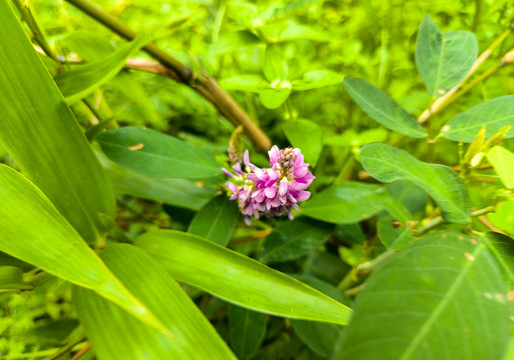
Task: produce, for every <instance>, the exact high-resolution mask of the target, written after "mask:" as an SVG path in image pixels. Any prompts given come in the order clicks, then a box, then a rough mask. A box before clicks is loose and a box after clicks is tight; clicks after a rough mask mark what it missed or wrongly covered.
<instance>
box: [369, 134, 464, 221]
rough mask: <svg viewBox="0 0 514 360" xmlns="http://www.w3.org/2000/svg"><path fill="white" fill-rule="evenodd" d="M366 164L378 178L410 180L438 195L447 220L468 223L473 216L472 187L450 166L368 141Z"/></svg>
mask: <svg viewBox="0 0 514 360" xmlns="http://www.w3.org/2000/svg"><path fill="white" fill-rule="evenodd" d="M360 155H361V161H362V165H363V166H364V169H366V171H367V172H369V173H370V175H371V176H373V177H374V178H375V179H377V180H379V181H382V182H385V183H390V182H393V181H396V180H408V181H410V182H412V183H413V184H415V185H417V186H419V187H420V188H422V189H423V190H425V191H426V192H427V193H428V194H429V195H430V196H432V197H433V198H434V200H435V201H436V202H437V204H438V205H439V207H440V208H441V210H442V212H443V217H444V218H445V220H447V221H449V222H453V223H457V224H465V223H467V222H468V221H469V219H470V215H471V214H470V205H469V197H468V191H467V188H466V186H465V185H464V182H463V181H462V179H461V178H460V177H459V176H458V175H457V174H456V173H455V171H453V170H452V169H450V168H449V167H446V166H443V165H438V164H427V163H424V162H421V161H419V160H418V159H416V158H415V157H413V156H412V155H410V154H408V153H406V152H405V151H402V150H399V149H396V148H394V147H392V146H389V145H385V144H368V145H365V146H364V147H363V148H362V149H361V152H360Z"/></svg>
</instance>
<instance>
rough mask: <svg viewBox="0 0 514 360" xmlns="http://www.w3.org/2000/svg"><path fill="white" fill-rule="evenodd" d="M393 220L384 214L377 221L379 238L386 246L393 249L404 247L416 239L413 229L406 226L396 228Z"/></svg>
mask: <svg viewBox="0 0 514 360" xmlns="http://www.w3.org/2000/svg"><path fill="white" fill-rule="evenodd" d="M391 220H392V219H391V218H390V217H387V216H383V217H381V218H380V220H378V223H377V235H378V238H379V239H380V242H381V243H382V244H383V245H384V246H385V247H386V248H388V249H393V250H398V249H402V248H404V247H405V246H407V245H409V244H410V243H411V242H413V241H414V240H415V238H414V237H413V236H411V234H412V229H410V228H408V227H405V226H402V227H401V228H399V229H395V228H394V226H393V224H392V223H391Z"/></svg>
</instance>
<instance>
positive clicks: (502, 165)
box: [487, 118, 514, 188]
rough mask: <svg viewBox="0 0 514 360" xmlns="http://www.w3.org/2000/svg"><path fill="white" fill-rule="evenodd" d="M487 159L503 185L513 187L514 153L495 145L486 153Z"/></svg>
mask: <svg viewBox="0 0 514 360" xmlns="http://www.w3.org/2000/svg"><path fill="white" fill-rule="evenodd" d="M513 119H514V118H513ZM513 133H514V132H513ZM487 159H488V160H489V161H490V162H491V164H493V166H494V169H495V170H496V172H497V173H498V175H500V179H501V180H502V182H503V183H504V184H505V186H506V187H508V188H514V154H513V153H511V152H510V151H509V150H507V149H505V148H504V147H501V146H495V147H493V148H492V149H491V150H489V152H488V153H487Z"/></svg>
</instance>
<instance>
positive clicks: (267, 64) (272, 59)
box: [262, 47, 289, 83]
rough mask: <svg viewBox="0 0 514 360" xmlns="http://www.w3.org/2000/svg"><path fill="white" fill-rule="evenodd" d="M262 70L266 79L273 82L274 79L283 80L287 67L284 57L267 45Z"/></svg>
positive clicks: (287, 70) (285, 77)
mask: <svg viewBox="0 0 514 360" xmlns="http://www.w3.org/2000/svg"><path fill="white" fill-rule="evenodd" d="M262 71H263V72H264V76H266V79H267V80H268V81H269V82H270V83H273V82H275V81H277V80H278V81H284V80H286V79H287V73H288V72H289V68H288V67H287V64H286V62H285V61H284V59H283V58H282V57H281V56H280V55H278V54H277V53H276V52H275V51H274V50H273V49H271V48H270V47H268V48H267V49H266V53H265V54H264V62H263V64H262Z"/></svg>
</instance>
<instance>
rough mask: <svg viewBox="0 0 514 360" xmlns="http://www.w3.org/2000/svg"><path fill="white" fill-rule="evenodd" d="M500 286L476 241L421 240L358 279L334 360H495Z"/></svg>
mask: <svg viewBox="0 0 514 360" xmlns="http://www.w3.org/2000/svg"><path fill="white" fill-rule="evenodd" d="M505 289H506V287H505V283H504V282H503V281H502V277H501V274H500V272H499V270H498V268H497V266H496V263H495V261H494V259H493V257H492V256H491V254H490V253H489V251H488V250H487V248H486V246H485V245H484V244H483V243H482V241H481V240H480V239H478V238H470V237H467V236H464V235H462V234H458V233H437V234H434V235H431V236H427V237H426V238H423V239H421V240H419V241H418V242H416V243H414V244H412V245H411V246H409V247H407V248H405V249H404V250H402V251H400V252H399V253H398V254H396V255H394V256H393V257H391V258H389V259H388V260H387V261H386V262H384V263H383V264H382V265H381V266H380V267H379V268H377V270H376V271H374V272H373V274H372V275H371V277H370V278H369V279H368V280H367V281H366V286H365V288H364V290H363V291H362V292H361V293H360V294H359V295H358V297H357V301H356V303H355V310H354V313H353V315H352V319H351V321H350V324H349V326H348V327H347V328H346V331H345V333H344V337H343V340H342V344H341V346H340V349H341V350H340V352H339V354H338V356H336V357H335V359H340V360H344V359H348V360H350V359H351V360H369V359H378V358H379V359H381V360H414V359H430V358H432V359H436V358H437V359H467V360H483V359H491V360H499V359H501V356H502V354H503V352H504V351H505V347H506V345H507V342H508V339H509V317H508V301H507V297H506V292H505ZM377 349H378V350H377ZM377 351H379V352H377Z"/></svg>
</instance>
